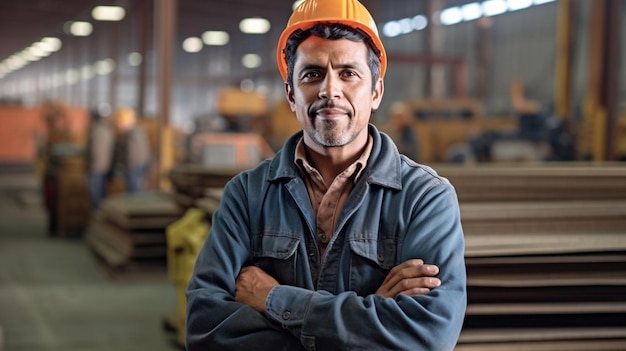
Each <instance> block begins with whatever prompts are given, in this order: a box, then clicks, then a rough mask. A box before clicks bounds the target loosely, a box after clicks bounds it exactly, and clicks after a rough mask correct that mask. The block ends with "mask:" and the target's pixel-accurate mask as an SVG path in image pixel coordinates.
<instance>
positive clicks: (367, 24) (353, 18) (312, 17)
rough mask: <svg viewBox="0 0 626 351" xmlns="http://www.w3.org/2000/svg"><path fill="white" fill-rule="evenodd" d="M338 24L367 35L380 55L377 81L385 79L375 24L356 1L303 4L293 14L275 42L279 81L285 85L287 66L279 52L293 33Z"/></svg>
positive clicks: (383, 57) (384, 59)
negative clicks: (327, 24) (280, 78)
mask: <svg viewBox="0 0 626 351" xmlns="http://www.w3.org/2000/svg"><path fill="white" fill-rule="evenodd" d="M322 22H329V23H341V24H345V25H348V26H350V27H353V28H357V29H360V30H362V31H364V32H365V33H367V35H368V36H369V37H370V38H371V40H372V42H373V43H374V45H375V46H376V48H377V49H378V50H379V51H380V54H379V56H378V58H379V59H380V77H381V78H383V77H384V76H385V71H386V70H387V54H386V53H385V48H384V47H383V43H382V41H381V40H380V37H379V36H378V29H377V28H376V22H374V19H373V18H372V15H370V13H369V12H368V11H367V9H366V8H365V6H363V5H362V4H361V3H360V2H359V1H357V0H305V1H304V2H302V4H300V6H298V8H296V9H295V10H294V12H293V13H292V14H291V17H290V18H289V22H287V27H286V28H285V30H283V33H282V34H281V35H280V39H279V40H278V47H277V50H276V58H277V61H278V70H279V71H280V75H281V76H282V77H283V80H285V81H287V62H286V61H285V54H284V53H283V50H284V49H285V46H286V45H287V39H288V38H289V36H290V35H291V34H292V33H293V32H295V31H296V30H298V29H300V30H307V29H309V28H311V27H313V26H314V25H316V24H317V23H322Z"/></svg>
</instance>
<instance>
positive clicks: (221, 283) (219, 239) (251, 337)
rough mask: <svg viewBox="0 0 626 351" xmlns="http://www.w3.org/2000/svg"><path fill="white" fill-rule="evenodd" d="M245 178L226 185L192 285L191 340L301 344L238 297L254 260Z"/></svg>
mask: <svg viewBox="0 0 626 351" xmlns="http://www.w3.org/2000/svg"><path fill="white" fill-rule="evenodd" d="M244 195H245V194H244V190H243V187H241V185H240V183H237V182H230V183H228V185H227V186H226V187H225V190H224V195H223V197H222V200H221V204H220V208H219V209H218V210H217V211H216V212H215V214H214V216H213V222H212V227H211V231H210V233H209V236H208V237H207V240H206V241H205V243H204V246H203V248H202V250H201V251H200V254H199V256H198V258H197V260H196V265H195V268H194V272H193V274H192V277H191V280H190V282H189V285H188V287H187V292H186V293H187V321H186V341H185V342H186V346H187V350H188V351H199V350H220V351H228V350H258V351H265V350H267V351H270V350H271V351H274V350H289V351H291V350H300V349H302V346H301V345H300V341H299V340H298V339H297V338H295V337H294V336H293V335H292V334H291V333H289V332H288V331H287V330H286V329H283V328H282V327H281V326H280V324H278V323H275V322H273V321H272V320H270V319H268V318H267V317H266V316H265V315H263V314H260V313H258V312H256V311H254V310H253V309H252V308H250V307H248V306H246V305H244V304H241V303H238V302H236V301H235V298H234V296H235V279H236V278H237V275H238V274H239V271H240V270H241V268H242V267H243V266H244V265H245V264H250V263H251V262H252V259H251V257H250V252H251V250H250V242H249V237H248V233H247V232H248V229H247V223H246V220H245V218H241V215H237V214H241V213H247V210H246V209H245V208H244V206H245V201H237V200H236V199H242V198H245V197H243V196H244Z"/></svg>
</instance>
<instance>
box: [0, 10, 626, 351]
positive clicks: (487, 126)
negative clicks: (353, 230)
mask: <svg viewBox="0 0 626 351" xmlns="http://www.w3.org/2000/svg"><path fill="white" fill-rule="evenodd" d="M360 1H361V3H363V4H364V5H365V6H366V7H367V8H368V9H369V10H370V12H371V13H372V15H373V17H374V18H375V19H376V22H377V26H378V29H379V32H380V35H381V40H382V42H383V44H384V45H385V49H386V51H387V55H388V64H389V66H388V67H389V68H388V71H387V75H386V76H385V95H384V98H383V102H382V104H381V106H380V108H379V109H378V110H377V111H376V112H375V113H374V114H373V116H372V119H371V123H373V124H374V125H376V126H377V128H379V129H380V130H381V131H384V132H385V133H387V134H389V135H390V136H391V137H392V138H393V140H394V142H395V143H396V144H397V146H398V148H399V150H400V151H401V152H402V153H404V154H406V155H407V156H409V157H411V158H413V159H414V160H416V161H418V162H419V163H423V164H426V165H429V166H431V167H433V168H434V169H435V170H436V171H437V172H438V173H439V174H441V175H443V176H444V177H446V178H448V179H449V180H450V181H451V183H452V184H453V185H454V186H455V188H456V190H457V193H458V197H459V202H460V207H461V218H462V223H463V229H464V233H465V241H466V251H465V259H466V265H467V273H468V287H467V288H468V307H467V313H466V318H465V324H464V327H463V330H462V332H461V337H460V340H459V343H458V345H457V348H456V350H458V351H474V350H481V351H489V350H498V351H500V350H502V351H507V350H534V351H537V350H539V351H557V350H569V351H571V350H574V351H575V350H581V351H582V350H586V351H588V350H602V351H620V350H621V351H623V350H626V83H625V82H626V65H625V64H624V62H626V45H624V43H626V38H625V37H626V1H623V0H594V1H587V0H425V1H415V0H386V1H383V0H360ZM297 3H298V1H296V2H295V3H294V1H293V0H268V1H262V2H260V1H256V0H211V1H207V0H154V1H153V0H20V1H12V0H11V1H8V0H7V1H2V2H0V351H22V350H24V351H26V350H28V351H31V350H41V351H57V350H58V351H61V350H63V351H73V350H76V351H79V350H81V351H82V350H88V351H98V350H105V349H106V350H134V351H137V350H151V351H160V350H164V351H165V350H183V349H184V345H183V335H184V318H185V312H184V303H185V297H184V294H183V293H184V287H185V285H186V282H187V281H188V279H189V275H190V274H191V269H192V267H193V262H194V259H195V255H197V252H198V250H199V245H201V243H202V242H203V240H204V239H205V238H206V235H207V233H208V229H209V228H210V224H211V223H210V222H211V215H212V213H213V212H214V211H215V209H216V208H217V207H218V206H219V203H220V196H221V189H222V188H223V186H224V185H225V183H226V182H227V181H228V180H229V179H230V178H232V177H233V176H234V175H236V174H237V173H238V172H240V171H242V170H244V169H248V168H251V167H254V166H255V165H256V164H258V163H259V162H261V161H262V160H263V159H266V158H269V157H272V156H273V155H274V154H275V152H276V151H278V150H279V148H280V146H281V145H282V143H283V142H284V141H285V140H286V138H287V137H288V136H290V135H291V134H293V133H294V132H295V131H297V130H299V129H300V126H299V124H298V122H297V120H296V119H295V117H294V115H293V113H292V112H291V110H290V109H289V105H288V104H287V101H286V99H285V96H284V85H283V82H282V80H281V78H280V75H279V74H278V70H277V67H276V43H277V41H278V37H279V36H280V33H281V31H282V29H283V28H284V27H285V24H286V23H287V19H288V18H289V15H290V14H291V12H292V9H293V8H294V6H296V5H297ZM96 9H99V10H103V11H104V10H112V13H102V12H99V11H97V10H96ZM107 16H112V17H107ZM250 22H253V23H256V24H257V25H258V26H257V27H254V28H252V29H249V28H246V26H245V24H246V23H250ZM120 109H127V110H131V111H133V113H134V115H135V116H136V117H137V123H138V124H139V125H141V126H142V127H143V128H144V129H145V131H146V133H147V139H148V142H149V144H148V145H149V150H150V157H151V158H150V163H149V168H148V171H147V175H146V185H145V187H144V188H143V189H142V190H141V191H138V192H130V191H128V189H129V184H128V181H127V179H126V178H125V177H124V176H123V174H122V171H121V170H120V169H116V170H115V172H113V171H112V172H110V173H108V174H107V177H106V197H105V198H104V199H102V201H101V202H99V203H98V204H97V205H95V204H94V200H93V199H92V198H91V197H90V191H89V186H88V174H87V171H86V163H87V156H86V154H87V152H88V150H89V149H90V138H91V136H90V135H91V134H90V132H89V131H90V128H91V126H92V123H93V122H92V118H93V117H94V115H98V116H100V117H101V118H102V119H104V120H112V121H111V123H113V122H114V121H113V119H114V118H115V116H116V113H117V112H118V111H120Z"/></svg>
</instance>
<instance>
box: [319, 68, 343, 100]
mask: <svg viewBox="0 0 626 351" xmlns="http://www.w3.org/2000/svg"><path fill="white" fill-rule="evenodd" d="M317 96H318V98H320V99H327V100H328V99H337V98H339V97H341V82H340V81H339V78H338V77H335V76H333V75H331V74H327V75H326V77H325V78H324V81H323V82H322V84H321V85H320V91H319V93H318V94H317Z"/></svg>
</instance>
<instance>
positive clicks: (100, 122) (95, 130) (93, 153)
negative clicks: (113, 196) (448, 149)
mask: <svg viewBox="0 0 626 351" xmlns="http://www.w3.org/2000/svg"><path fill="white" fill-rule="evenodd" d="M114 146H115V135H114V132H113V128H112V126H111V124H110V123H109V121H108V116H105V115H102V114H101V113H100V112H99V111H97V110H93V111H91V125H90V127H89V138H88V140H87V150H86V153H85V154H86V158H87V160H86V161H87V174H88V183H89V193H90V195H91V205H92V207H93V208H94V209H97V208H98V207H99V206H100V203H101V202H102V200H104V198H105V197H106V176H107V174H108V173H109V171H110V170H111V165H112V162H113V151H114Z"/></svg>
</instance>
